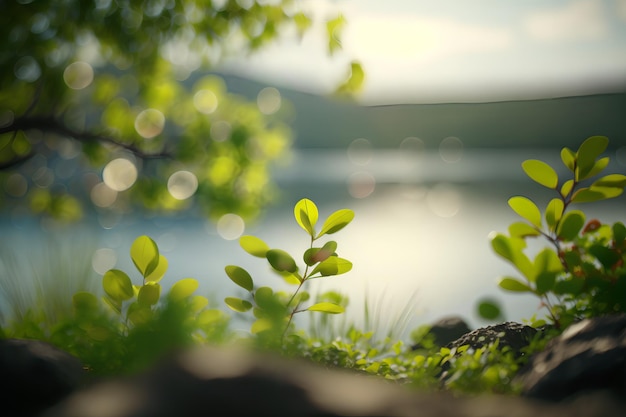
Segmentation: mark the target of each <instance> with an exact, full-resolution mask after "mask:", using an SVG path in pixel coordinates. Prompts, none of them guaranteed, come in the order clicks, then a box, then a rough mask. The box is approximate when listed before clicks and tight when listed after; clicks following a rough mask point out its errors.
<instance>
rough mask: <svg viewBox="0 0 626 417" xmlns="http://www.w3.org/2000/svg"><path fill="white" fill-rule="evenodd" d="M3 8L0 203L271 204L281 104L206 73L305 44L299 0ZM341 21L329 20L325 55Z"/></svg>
mask: <svg viewBox="0 0 626 417" xmlns="http://www.w3.org/2000/svg"><path fill="white" fill-rule="evenodd" d="M1 4H2V15H1V17H0V37H1V39H3V40H4V43H5V46H4V48H2V50H0V188H1V192H0V209H2V210H5V211H6V210H13V211H15V210H17V212H21V211H26V209H25V208H27V209H28V210H29V212H34V213H44V214H46V215H52V216H54V217H55V218H57V219H64V220H74V219H78V218H80V217H81V216H82V214H83V213H84V212H85V210H86V209H87V208H89V209H91V207H93V209H95V210H96V211H99V212H108V211H113V212H122V213H124V212H128V211H129V210H131V209H132V207H142V208H146V209H149V210H156V211H162V210H164V211H171V210H181V209H187V208H189V207H199V208H200V209H202V210H203V213H206V214H208V215H210V216H211V217H212V218H216V217H219V216H220V215H222V214H225V213H236V214H239V215H241V216H242V217H244V218H253V217H254V216H256V215H257V214H258V213H259V210H260V209H261V208H262V207H263V206H265V205H266V204H267V203H268V202H269V200H270V199H271V198H272V195H273V193H274V192H275V190H274V187H273V185H272V181H271V178H270V176H269V172H270V171H269V168H270V165H271V164H272V163H273V162H274V161H276V160H278V159H280V158H283V157H284V156H285V154H286V152H288V150H289V147H290V143H291V132H290V130H289V128H288V126H287V124H286V123H285V121H284V120H285V116H286V115H288V113H289V108H288V106H284V105H283V106H281V105H280V95H279V93H278V92H277V90H275V89H271V88H270V89H266V90H267V91H262V94H260V95H259V98H258V100H257V102H250V101H247V100H245V99H243V98H242V97H239V96H236V95H234V94H230V93H229V92H228V91H227V89H226V86H225V84H224V82H223V81H222V80H221V79H220V78H219V77H217V76H212V75H207V74H208V70H209V69H210V68H212V67H213V66H214V65H215V64H216V63H218V62H219V61H220V59H222V58H223V57H224V56H227V55H229V54H231V53H233V52H234V53H239V54H241V53H253V52H254V51H255V50H257V49H259V48H262V47H263V46H265V45H267V44H269V43H271V42H273V41H276V40H277V39H278V37H279V36H282V35H284V34H291V36H303V34H304V33H305V32H306V31H307V30H309V29H310V27H311V26H312V18H311V17H310V16H309V15H307V14H306V12H304V11H301V10H299V8H298V7H299V6H298V4H299V3H298V2H296V1H293V0H276V1H257V2H255V1H252V0H236V1H235V0H221V1H202V0H143V1H131V0H93V1H85V0H5V1H2V2H1ZM343 23H344V21H343V18H342V17H341V16H339V17H333V18H330V19H329V20H328V21H327V22H326V26H325V27H326V29H327V35H328V51H329V54H332V53H333V52H334V51H335V50H336V49H337V48H338V47H340V42H339V40H338V39H339V38H338V36H339V31H340V29H341V27H342V26H343ZM355 65H356V67H355ZM351 70H352V72H353V73H355V74H356V75H357V77H355V76H352V77H349V78H348V81H346V84H344V85H342V86H340V87H339V88H338V92H344V93H345V92H346V91H347V92H348V93H349V92H351V91H352V90H355V89H357V88H358V85H357V84H360V82H362V74H359V71H360V66H359V65H358V63H352V68H351ZM359 77H360V78H359ZM86 202H87V203H88V204H87V205H88V206H89V207H86V205H85V203H86Z"/></svg>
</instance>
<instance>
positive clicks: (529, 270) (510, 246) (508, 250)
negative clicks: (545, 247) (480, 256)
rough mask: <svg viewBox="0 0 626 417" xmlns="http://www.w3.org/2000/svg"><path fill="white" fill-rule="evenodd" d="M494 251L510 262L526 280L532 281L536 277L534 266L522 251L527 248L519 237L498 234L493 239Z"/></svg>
mask: <svg viewBox="0 0 626 417" xmlns="http://www.w3.org/2000/svg"><path fill="white" fill-rule="evenodd" d="M491 246H492V248H493V250H494V251H495V252H496V253H497V254H498V255H500V256H502V257H503V258H504V259H506V260H508V261H510V262H511V263H512V264H513V266H515V267H516V268H517V269H518V270H519V271H520V272H521V273H522V274H524V276H525V277H526V278H528V279H529V280H532V279H533V277H534V269H533V264H532V262H530V259H528V256H526V255H525V254H524V253H523V252H522V250H523V249H524V248H525V247H526V244H525V242H524V240H523V239H521V238H517V237H510V238H509V237H507V236H505V235H503V234H501V233H498V234H496V235H495V236H494V237H493V238H492V239H491Z"/></svg>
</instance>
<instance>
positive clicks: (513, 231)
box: [509, 222, 541, 238]
mask: <svg viewBox="0 0 626 417" xmlns="http://www.w3.org/2000/svg"><path fill="white" fill-rule="evenodd" d="M509 234H510V235H511V237H520V238H523V237H531V236H539V235H540V234H541V233H540V232H539V231H538V230H537V229H536V228H535V227H533V226H531V225H529V224H528V223H524V222H514V223H511V224H510V225H509Z"/></svg>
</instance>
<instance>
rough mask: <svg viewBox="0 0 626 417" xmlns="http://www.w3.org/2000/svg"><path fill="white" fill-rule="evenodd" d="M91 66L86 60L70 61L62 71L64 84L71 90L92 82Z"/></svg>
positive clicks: (80, 88)
mask: <svg viewBox="0 0 626 417" xmlns="http://www.w3.org/2000/svg"><path fill="white" fill-rule="evenodd" d="M93 77H94V73H93V68H92V67H91V65H89V64H88V63H86V62H82V61H78V62H74V63H71V64H70V65H68V66H67V67H66V68H65V71H63V80H64V81H65V84H67V86H68V87H69V88H71V89H73V90H82V89H83V88H85V87H88V86H89V85H90V84H91V83H92V82H93Z"/></svg>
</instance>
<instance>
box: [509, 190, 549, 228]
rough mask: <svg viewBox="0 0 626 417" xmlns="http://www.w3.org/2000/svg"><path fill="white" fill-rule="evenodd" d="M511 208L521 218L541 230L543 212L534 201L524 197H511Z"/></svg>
mask: <svg viewBox="0 0 626 417" xmlns="http://www.w3.org/2000/svg"><path fill="white" fill-rule="evenodd" d="M509 206H510V207H511V208H512V209H513V211H514V212H515V213H517V214H518V215H519V216H520V217H522V218H523V219H526V220H528V221H529V222H530V223H531V224H532V225H534V226H537V228H539V229H541V212H540V211H539V208H538V207H537V205H536V204H535V203H533V202H532V200H530V199H529V198H526V197H522V196H516V197H511V198H510V199H509Z"/></svg>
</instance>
